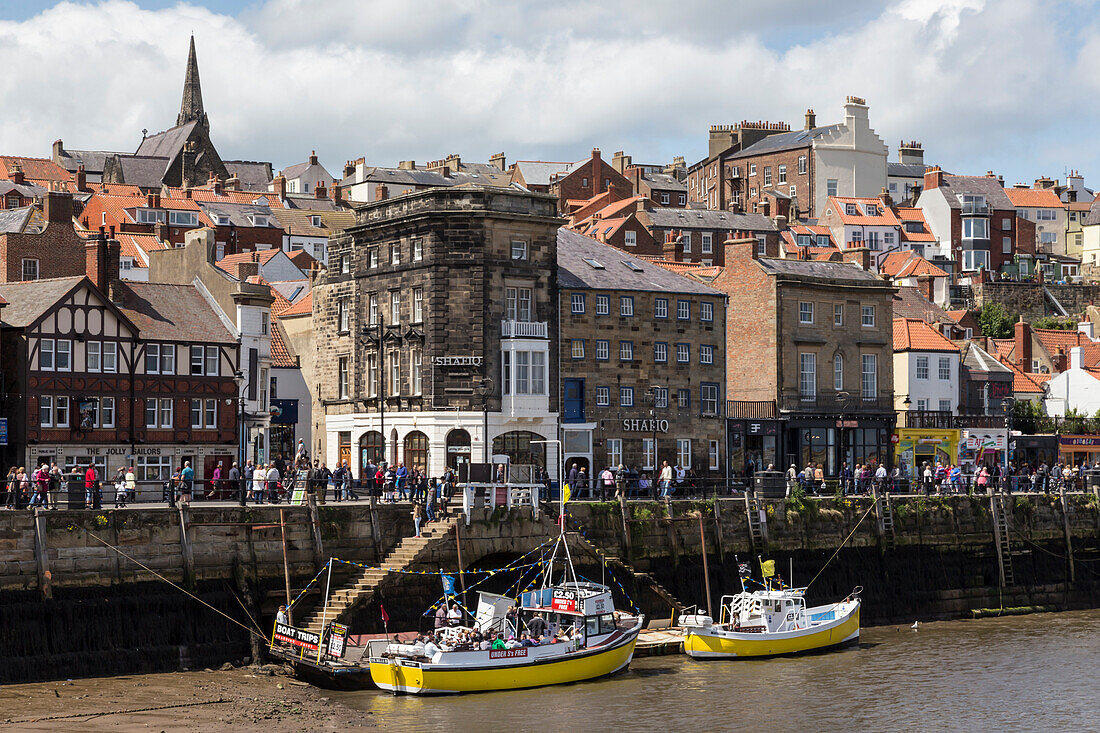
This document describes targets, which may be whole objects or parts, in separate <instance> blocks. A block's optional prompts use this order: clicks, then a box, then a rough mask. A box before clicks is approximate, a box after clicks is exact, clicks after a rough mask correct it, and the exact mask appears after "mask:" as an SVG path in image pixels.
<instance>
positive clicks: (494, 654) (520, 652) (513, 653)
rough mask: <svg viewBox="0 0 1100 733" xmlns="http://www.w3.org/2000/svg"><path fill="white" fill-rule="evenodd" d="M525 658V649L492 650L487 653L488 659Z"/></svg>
mask: <svg viewBox="0 0 1100 733" xmlns="http://www.w3.org/2000/svg"><path fill="white" fill-rule="evenodd" d="M526 656H527V648H526V647H521V648H519V649H492V650H490V651H489V659H516V658H518V657H526Z"/></svg>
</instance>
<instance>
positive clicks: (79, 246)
mask: <svg viewBox="0 0 1100 733" xmlns="http://www.w3.org/2000/svg"><path fill="white" fill-rule="evenodd" d="M40 206H41V209H40V210H39V208H38V206H35V207H29V208H27V209H22V210H19V209H16V210H12V211H6V212H4V214H5V215H6V216H4V217H0V281H3V282H16V281H20V280H39V279H44V278H57V277H73V276H76V275H82V274H84V245H85V240H84V239H83V238H81V237H80V235H79V234H77V232H76V231H75V230H74V229H73V197H72V194H69V193H63V192H60V191H50V192H48V193H47V194H46V196H45V197H44V199H43V201H42V203H41V205H40ZM7 224H11V226H7Z"/></svg>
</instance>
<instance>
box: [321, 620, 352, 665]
mask: <svg viewBox="0 0 1100 733" xmlns="http://www.w3.org/2000/svg"><path fill="white" fill-rule="evenodd" d="M347 639H348V627H347V626H345V625H344V624H338V623H332V624H330V625H329V636H328V648H327V649H326V650H325V654H328V655H329V656H330V657H334V658H336V659H340V658H341V657H343V656H344V648H345V647H346V642H347Z"/></svg>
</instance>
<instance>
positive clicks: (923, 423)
mask: <svg viewBox="0 0 1100 733" xmlns="http://www.w3.org/2000/svg"><path fill="white" fill-rule="evenodd" d="M1007 419H1008V418H1006V417H1005V416H1004V415H976V414H959V415H955V414H953V413H951V412H947V411H941V410H900V411H899V412H898V427H899V428H925V429H937V430H956V429H957V430H965V429H966V428H1004V427H1006V426H1007V424H1008V423H1007Z"/></svg>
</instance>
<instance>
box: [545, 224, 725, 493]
mask: <svg viewBox="0 0 1100 733" xmlns="http://www.w3.org/2000/svg"><path fill="white" fill-rule="evenodd" d="M558 288H559V292H558V297H559V306H558V310H559V313H560V320H561V352H560V361H561V381H562V384H561V390H562V412H561V415H562V433H563V441H564V444H565V458H566V464H567V465H568V464H570V463H575V464H577V467H578V469H579V468H580V467H581V466H584V467H585V468H586V470H587V472H588V475H590V476H592V475H596V474H598V473H599V471H601V470H602V469H603V468H605V467H607V466H612V467H617V466H618V465H619V464H620V463H621V464H623V465H624V466H627V467H629V468H631V469H637V470H638V471H639V473H649V475H650V476H652V475H653V471H654V470H655V469H656V468H658V467H659V466H660V465H661V463H662V462H664V461H668V464H669V465H670V466H671V465H677V466H682V467H683V468H685V469H688V470H690V471H694V472H695V473H696V474H697V475H698V476H700V477H704V478H714V479H717V478H721V477H723V476H724V475H725V450H724V448H723V441H724V435H725V425H724V421H723V420H722V419H721V416H722V414H723V406H724V403H723V399H724V394H725V363H724V354H725V352H726V348H725V346H726V342H725V321H726V299H725V297H724V296H723V295H722V293H720V292H718V291H716V290H714V289H713V288H710V287H708V286H707V285H705V284H703V283H702V282H700V281H698V280H695V279H693V278H689V277H684V276H681V275H677V274H675V273H673V272H670V271H668V270H667V269H665V268H664V267H661V266H660V265H657V264H654V263H653V262H649V261H646V260H644V259H641V258H639V257H635V256H634V255H631V254H628V253H625V252H622V251H621V250H618V249H616V248H614V247H611V246H609V245H606V244H602V243H600V242H597V241H595V240H593V239H591V238H589V237H586V236H584V235H581V234H578V233H576V232H573V231H571V230H568V229H561V230H559V232H558Z"/></svg>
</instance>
